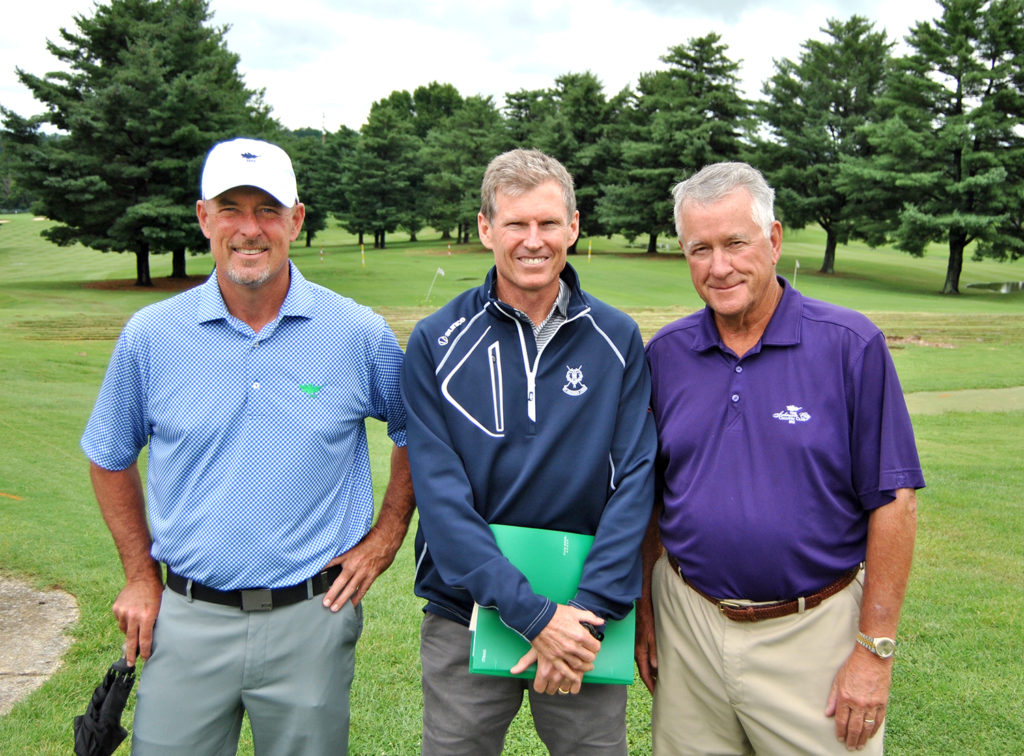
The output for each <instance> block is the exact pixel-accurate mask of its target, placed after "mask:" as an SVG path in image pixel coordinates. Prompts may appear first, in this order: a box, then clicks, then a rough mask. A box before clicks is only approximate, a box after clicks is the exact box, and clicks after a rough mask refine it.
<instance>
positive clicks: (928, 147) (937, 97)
mask: <svg viewBox="0 0 1024 756" xmlns="http://www.w3.org/2000/svg"><path fill="white" fill-rule="evenodd" d="M939 5H940V6H941V7H942V15H941V17H940V18H938V19H936V20H935V21H934V23H932V22H921V23H918V24H916V25H915V26H914V28H913V29H911V32H910V34H909V35H908V36H907V42H908V43H909V45H910V46H911V48H912V52H911V53H910V54H909V55H907V56H906V57H905V58H901V59H899V60H897V61H896V70H895V73H894V75H893V76H892V77H891V80H890V83H889V85H888V89H887V94H886V102H885V106H886V108H887V110H888V113H887V116H888V117H887V118H886V119H885V120H884V121H881V122H879V123H875V124H868V125H866V126H865V127H864V135H865V137H866V138H867V140H868V141H869V143H870V144H871V146H872V148H873V151H874V154H873V155H872V156H870V157H865V158H849V159H844V164H843V170H842V172H841V176H840V178H841V182H842V183H843V184H844V191H846V193H847V194H848V195H851V196H852V195H854V194H856V193H860V194H862V195H864V196H867V197H871V198H873V199H874V201H875V202H876V205H877V206H878V207H885V208H888V212H879V213H876V214H875V215H874V217H873V218H871V219H866V220H865V229H866V230H867V231H868V232H869V233H872V232H873V233H874V235H875V236H881V235H882V234H885V235H886V236H887V238H888V239H889V240H891V242H892V243H893V244H894V246H896V247H897V248H898V249H901V250H904V251H906V252H909V253H910V254H912V255H915V256H921V255H923V254H924V251H925V247H926V246H927V245H928V244H929V243H931V242H943V241H944V242H946V243H947V245H948V248H949V258H948V263H947V267H946V280H945V282H944V284H943V286H942V293H944V294H958V293H959V291H960V275H961V272H962V269H963V258H964V251H965V250H966V248H967V246H968V245H969V244H971V243H972V242H976V243H977V245H978V247H977V248H978V250H979V251H981V252H984V251H989V253H996V254H998V252H996V250H1000V251H1002V252H1003V253H1004V254H1005V250H1006V248H1007V247H1010V248H1011V249H1013V250H1016V254H1019V253H1020V250H1021V242H1020V241H1019V240H1017V241H1011V240H1007V239H1006V238H1004V236H1003V235H1004V234H1005V233H1006V231H1007V229H1008V228H1011V227H1012V225H1013V222H1014V221H1013V216H1014V212H1015V208H1018V210H1017V212H1018V213H1019V207H1020V200H1021V195H1020V189H1019V183H1018V182H1019V177H1020V173H1019V172H1018V173H1017V178H1018V182H1013V181H1009V180H1008V179H1009V178H1010V177H1011V171H1019V169H1020V163H1021V159H1020V141H1021V139H1020V136H1019V129H1020V124H1021V106H1020V86H1019V84H1020V79H1019V78H1016V79H1015V77H1019V71H1020V63H1019V58H1020V56H1021V54H1024V50H1021V45H1020V42H1021V34H1020V31H1019V30H1020V27H1021V25H1022V24H1024V5H1022V3H1021V2H1020V0H994V1H993V2H985V1H984V0H939ZM1008 26H1009V28H1007V27H1008ZM1017 217H1018V218H1019V214H1018V215H1017ZM872 224H874V225H875V228H874V229H872V228H871V226H872ZM1011 256H1012V253H1011Z"/></svg>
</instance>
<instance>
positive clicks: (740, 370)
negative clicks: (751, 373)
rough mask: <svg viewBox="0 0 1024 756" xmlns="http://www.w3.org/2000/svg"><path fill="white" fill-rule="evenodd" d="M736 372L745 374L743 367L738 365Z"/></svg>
mask: <svg viewBox="0 0 1024 756" xmlns="http://www.w3.org/2000/svg"><path fill="white" fill-rule="evenodd" d="M736 372H737V373H742V372H743V367H742V366H741V365H737V366H736Z"/></svg>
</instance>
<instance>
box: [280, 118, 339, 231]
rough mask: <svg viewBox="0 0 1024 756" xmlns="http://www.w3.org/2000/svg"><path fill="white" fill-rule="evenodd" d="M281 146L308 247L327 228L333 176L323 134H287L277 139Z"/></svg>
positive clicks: (306, 131)
mask: <svg viewBox="0 0 1024 756" xmlns="http://www.w3.org/2000/svg"><path fill="white" fill-rule="evenodd" d="M281 147H283V148H284V149H285V151H286V152H287V153H288V155H289V156H290V157H291V159H292V166H293V167H294V168H295V175H296V177H297V178H298V184H299V199H300V200H301V202H302V204H303V205H305V207H306V218H305V220H304V221H303V223H302V232H303V233H304V234H305V235H306V246H307V247H309V246H312V243H313V237H314V236H316V234H317V232H318V231H323V230H324V229H325V228H327V216H328V214H329V210H330V208H329V199H328V197H329V195H330V191H331V190H330V186H331V184H332V183H333V181H334V177H335V175H336V172H337V171H336V170H335V166H334V165H332V163H331V153H330V151H329V150H328V148H327V135H326V134H325V133H324V132H322V131H320V130H319V129H312V128H305V129H299V130H297V131H291V132H288V133H287V134H286V135H284V136H283V138H282V139H281Z"/></svg>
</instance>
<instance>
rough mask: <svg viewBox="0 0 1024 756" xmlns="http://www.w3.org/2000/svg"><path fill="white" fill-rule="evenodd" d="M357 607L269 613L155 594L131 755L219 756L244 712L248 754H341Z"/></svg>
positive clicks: (232, 747) (233, 745) (227, 750)
mask: <svg viewBox="0 0 1024 756" xmlns="http://www.w3.org/2000/svg"><path fill="white" fill-rule="evenodd" d="M362 617H363V615H362V608H361V607H353V606H352V604H351V602H350V603H348V604H346V605H345V607H344V608H343V609H342V610H341V611H340V612H338V613H337V614H333V613H331V612H330V611H328V610H327V609H325V608H324V607H323V605H322V604H321V602H320V600H319V598H318V597H313V598H312V599H310V600H308V601H302V602H299V603H298V604H293V605H291V606H286V607H283V608H280V609H274V610H272V611H269V612H243V611H241V610H240V609H234V608H232V607H228V606H220V605H218V604H210V603H207V602H204V601H192V602H190V601H188V600H187V599H186V598H185V597H184V596H181V595H179V594H177V593H175V592H173V591H170V590H167V589H165V590H164V593H163V599H162V603H161V605H160V614H159V616H158V618H157V623H156V629H155V635H154V645H153V655H152V656H151V657H150V659H149V661H147V662H146V663H145V664H144V665H143V668H142V676H141V679H140V681H139V689H138V703H137V705H136V708H135V724H134V735H133V738H132V753H133V754H136V756H153V755H156V756H203V755H205V754H209V756H226V755H227V754H234V753H235V752H236V750H237V748H238V735H239V731H240V729H241V725H242V712H243V711H246V712H248V714H249V722H250V724H251V726H252V734H253V741H254V744H255V751H256V753H257V754H273V755H274V756H279V755H281V756H283V755H284V754H295V756H300V755H301V756H307V755H310V754H314V755H315V754H344V753H345V752H346V751H347V749H348V722H349V701H348V698H349V690H350V688H351V687H352V675H353V672H354V671H355V645H356V641H357V640H358V639H359V636H360V634H361V633H362V627H363V618H362Z"/></svg>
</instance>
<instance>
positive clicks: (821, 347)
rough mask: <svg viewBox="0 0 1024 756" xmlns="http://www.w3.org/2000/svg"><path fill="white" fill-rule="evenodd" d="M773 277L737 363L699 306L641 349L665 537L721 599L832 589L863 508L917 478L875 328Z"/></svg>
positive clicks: (698, 581)
mask: <svg viewBox="0 0 1024 756" xmlns="http://www.w3.org/2000/svg"><path fill="white" fill-rule="evenodd" d="M779 282H780V283H781V284H782V285H783V287H784V292H783V296H782V300H781V301H780V302H779V305H778V307H777V309H776V311H775V313H774V314H773V315H772V318H771V321H770V322H769V323H768V327H767V328H766V329H765V333H764V335H763V336H762V338H761V341H760V342H759V343H758V344H757V345H756V346H754V347H753V348H752V349H751V350H750V351H749V352H748V353H747V354H746V355H745V356H744V357H743V358H742V359H738V358H737V357H736V355H735V354H734V353H733V352H732V351H731V350H729V349H727V348H726V347H725V345H724V344H723V343H722V341H721V339H720V337H719V335H718V329H717V328H716V327H715V323H714V319H713V316H712V313H711V311H710V310H709V309H707V308H705V309H704V310H702V311H701V312H697V313H694V314H693V315H690V316H688V317H686V318H683V319H682V320H677V321H676V322H674V323H670V324H669V325H667V326H665V327H664V328H662V329H661V330H660V331H659V332H658V333H657V334H656V335H655V336H654V338H652V339H651V340H650V342H649V343H648V345H647V358H648V361H649V362H650V365H651V378H652V397H651V408H652V411H653V412H654V418H655V422H656V423H657V426H658V442H659V444H658V463H657V485H658V487H659V489H658V492H659V495H661V497H662V499H663V502H664V507H665V508H664V512H663V514H662V516H661V521H660V524H661V536H662V541H663V543H664V544H665V547H666V549H667V550H668V551H669V553H670V554H672V555H673V556H675V557H676V559H678V560H679V564H680V566H681V567H682V570H683V573H684V574H685V575H686V576H687V578H688V579H689V580H691V581H692V582H693V583H694V584H695V585H696V586H698V587H699V588H700V589H701V590H703V591H705V592H707V593H709V594H711V595H712V596H718V597H720V598H747V599H751V600H755V601H772V600H777V599H790V598H794V597H796V596H802V595H807V594H810V593H813V592H815V591H817V590H818V589H820V588H822V587H824V586H826V585H828V584H829V583H830V582H832V581H833V580H835V579H836V578H837V577H838V576H839V575H841V574H842V573H843V572H844V571H846V570H847V569H848V568H850V567H852V566H853V565H856V564H857V563H859V562H861V561H863V560H864V555H865V548H866V542H867V527H868V516H869V514H870V512H871V510H873V509H875V508H877V507H880V506H882V505H884V504H887V503H888V502H890V501H891V500H892V499H893V498H894V496H895V491H896V489H898V488H921V487H923V486H924V476H923V475H922V474H921V464H920V462H919V460H918V457H917V448H916V446H915V444H914V431H913V428H912V427H911V424H910V415H909V414H908V412H907V407H906V403H905V402H904V400H903V393H902V391H901V389H900V383H899V379H898V378H897V377H896V370H895V367H894V366H893V363H892V358H891V357H890V355H889V350H888V348H887V347H886V344H885V337H884V335H883V334H882V332H881V331H880V330H879V329H878V328H877V327H876V326H875V325H874V324H873V323H871V321H869V320H868V319H867V318H866V317H864V316H863V315H861V314H859V313H857V312H854V311H852V310H847V309H844V308H841V307H837V306H835V305H831V304H828V303H826V302H820V301H818V300H814V299H809V298H807V297H804V296H802V295H801V294H800V292H798V291H797V290H795V289H793V288H792V287H790V285H789V284H788V283H786V282H785V280H784V279H782V278H779Z"/></svg>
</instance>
